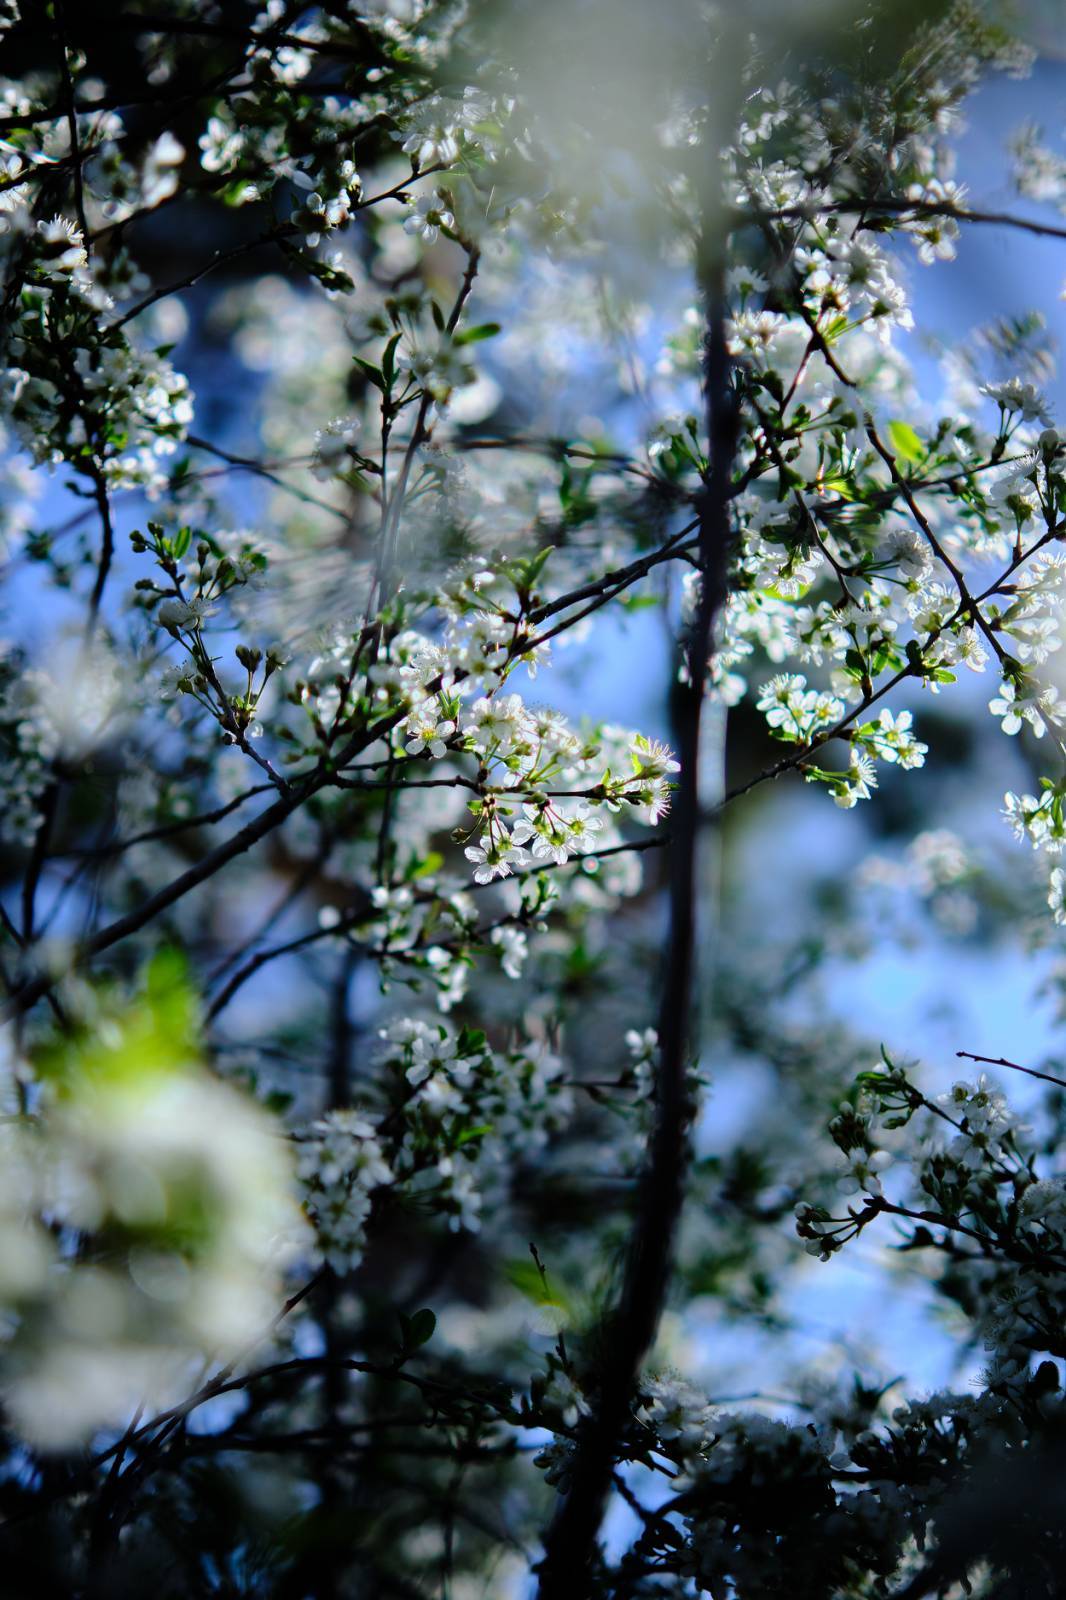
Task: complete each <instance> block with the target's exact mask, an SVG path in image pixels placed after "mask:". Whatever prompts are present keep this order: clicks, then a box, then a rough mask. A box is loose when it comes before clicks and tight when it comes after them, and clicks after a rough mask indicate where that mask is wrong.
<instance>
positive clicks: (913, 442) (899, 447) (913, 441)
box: [888, 422, 928, 461]
mask: <svg viewBox="0 0 1066 1600" xmlns="http://www.w3.org/2000/svg"><path fill="white" fill-rule="evenodd" d="M888 437H889V438H890V439H891V440H892V444H893V448H894V449H895V452H896V454H897V455H898V456H902V457H903V459H904V461H924V460H925V457H926V455H927V454H928V452H927V451H926V448H925V445H924V444H923V443H922V441H921V440H920V439H919V437H918V435H917V434H916V433H915V431H914V429H913V428H912V427H911V425H910V423H909V422H890V423H889V425H888Z"/></svg>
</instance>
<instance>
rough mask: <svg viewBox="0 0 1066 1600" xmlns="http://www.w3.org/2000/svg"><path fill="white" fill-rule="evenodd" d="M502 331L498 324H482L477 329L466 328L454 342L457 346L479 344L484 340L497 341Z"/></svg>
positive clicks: (457, 335)
mask: <svg viewBox="0 0 1066 1600" xmlns="http://www.w3.org/2000/svg"><path fill="white" fill-rule="evenodd" d="M499 331H500V324H499V323H498V322H482V323H479V324H478V326H477V327H476V328H464V329H463V331H462V332H461V333H457V334H456V335H455V338H454V340H453V343H455V344H479V343H480V342H481V340H482V339H495V337H496V335H497V334H498V333H499Z"/></svg>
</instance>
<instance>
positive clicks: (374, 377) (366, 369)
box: [352, 356, 389, 394]
mask: <svg viewBox="0 0 1066 1600" xmlns="http://www.w3.org/2000/svg"><path fill="white" fill-rule="evenodd" d="M352 359H353V361H354V362H355V364H356V366H357V367H358V368H359V371H360V372H361V373H362V374H363V377H364V378H368V379H369V380H370V382H371V383H372V384H373V385H374V388H375V389H380V390H381V392H382V394H388V391H389V386H388V384H387V383H386V381H385V375H384V373H383V372H382V371H381V369H380V367H375V366H373V365H372V364H371V362H369V361H364V360H363V358H362V357H361V356H353V357H352Z"/></svg>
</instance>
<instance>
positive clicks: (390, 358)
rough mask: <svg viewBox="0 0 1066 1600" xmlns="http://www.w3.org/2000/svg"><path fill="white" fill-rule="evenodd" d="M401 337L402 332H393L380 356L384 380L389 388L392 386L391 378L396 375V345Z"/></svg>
mask: <svg viewBox="0 0 1066 1600" xmlns="http://www.w3.org/2000/svg"><path fill="white" fill-rule="evenodd" d="M402 338H403V334H402V333H394V334H393V336H392V338H391V339H390V340H389V342H388V344H387V345H386V346H385V353H384V355H383V356H382V358H381V370H382V372H383V373H384V375H385V382H386V384H387V385H388V387H389V388H390V389H391V388H392V382H393V379H394V378H395V376H396V346H397V345H398V344H399V342H400V340H401V339H402Z"/></svg>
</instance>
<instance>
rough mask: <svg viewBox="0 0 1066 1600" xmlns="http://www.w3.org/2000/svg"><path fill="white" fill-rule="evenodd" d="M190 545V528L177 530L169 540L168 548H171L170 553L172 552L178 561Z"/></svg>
mask: <svg viewBox="0 0 1066 1600" xmlns="http://www.w3.org/2000/svg"><path fill="white" fill-rule="evenodd" d="M191 544H192V529H191V528H179V529H178V531H177V533H176V534H175V535H174V537H173V539H171V541H170V548H171V551H172V552H173V554H174V555H175V556H176V557H177V559H178V560H179V561H180V560H181V558H182V556H183V555H184V554H185V553H186V551H187V550H188V548H189V546H190V545H191Z"/></svg>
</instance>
